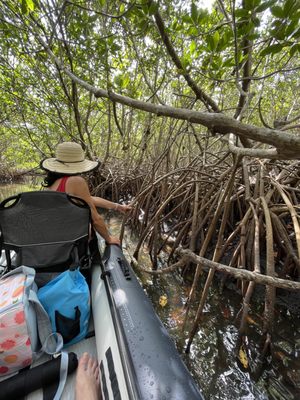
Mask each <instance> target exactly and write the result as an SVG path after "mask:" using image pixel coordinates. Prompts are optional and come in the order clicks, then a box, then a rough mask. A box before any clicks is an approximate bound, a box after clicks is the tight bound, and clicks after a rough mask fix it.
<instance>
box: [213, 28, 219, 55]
mask: <svg viewBox="0 0 300 400" xmlns="http://www.w3.org/2000/svg"><path fill="white" fill-rule="evenodd" d="M219 40H220V34H219V32H218V31H216V32H215V33H214V34H213V42H214V50H215V49H216V48H217V46H218V43H219Z"/></svg>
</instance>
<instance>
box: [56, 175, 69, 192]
mask: <svg viewBox="0 0 300 400" xmlns="http://www.w3.org/2000/svg"><path fill="white" fill-rule="evenodd" d="M68 178H69V177H68V176H63V177H62V178H61V181H60V182H59V185H58V187H57V189H56V192H65V191H66V183H67V180H68Z"/></svg>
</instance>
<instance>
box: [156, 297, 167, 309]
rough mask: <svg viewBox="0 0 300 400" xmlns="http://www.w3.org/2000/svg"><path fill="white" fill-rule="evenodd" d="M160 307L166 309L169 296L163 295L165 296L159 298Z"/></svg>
mask: <svg viewBox="0 0 300 400" xmlns="http://www.w3.org/2000/svg"><path fill="white" fill-rule="evenodd" d="M158 302H159V305H160V306H161V307H165V306H166V305H167V303H168V298H167V296H166V295H165V294H163V295H161V296H160V297H159V301H158Z"/></svg>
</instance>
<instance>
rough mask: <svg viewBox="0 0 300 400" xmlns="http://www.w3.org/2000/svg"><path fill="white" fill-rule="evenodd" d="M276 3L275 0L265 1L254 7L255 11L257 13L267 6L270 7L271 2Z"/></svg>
mask: <svg viewBox="0 0 300 400" xmlns="http://www.w3.org/2000/svg"><path fill="white" fill-rule="evenodd" d="M275 3H276V0H271V1H265V2H264V3H262V4H261V5H260V6H258V7H256V9H255V11H256V12H257V13H259V12H263V11H265V10H266V9H267V8H269V7H271V6H272V5H273V4H275Z"/></svg>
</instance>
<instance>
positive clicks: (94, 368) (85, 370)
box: [75, 353, 101, 400]
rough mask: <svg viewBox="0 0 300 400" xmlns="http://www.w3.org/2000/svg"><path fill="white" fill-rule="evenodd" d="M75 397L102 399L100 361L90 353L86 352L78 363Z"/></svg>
mask: <svg viewBox="0 0 300 400" xmlns="http://www.w3.org/2000/svg"><path fill="white" fill-rule="evenodd" d="M75 399H76V400H99V399H101V394H100V377H99V368H98V363H97V361H96V360H94V359H93V358H92V357H91V356H90V355H89V354H88V353H84V354H83V355H82V356H81V357H80V360H79V363H78V368H77V375H76V388H75Z"/></svg>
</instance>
